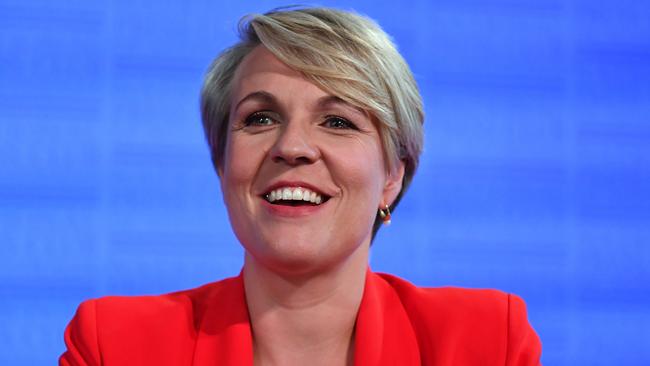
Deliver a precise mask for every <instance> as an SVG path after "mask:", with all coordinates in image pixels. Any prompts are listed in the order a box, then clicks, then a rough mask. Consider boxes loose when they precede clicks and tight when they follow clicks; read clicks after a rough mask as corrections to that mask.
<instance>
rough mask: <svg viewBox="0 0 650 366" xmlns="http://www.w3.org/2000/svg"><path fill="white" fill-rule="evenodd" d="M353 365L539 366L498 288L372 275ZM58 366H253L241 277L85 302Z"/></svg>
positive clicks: (536, 347)
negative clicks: (441, 284) (432, 283)
mask: <svg viewBox="0 0 650 366" xmlns="http://www.w3.org/2000/svg"><path fill="white" fill-rule="evenodd" d="M355 334H356V335H355V349H354V364H355V365H357V366H361V365H364V366H365V365H399V366H408V365H435V366H452V365H453V366H459V365H480V366H489V365H508V366H515V365H517V366H524V365H539V364H540V363H539V362H540V361H539V359H540V353H541V344H540V341H539V338H538V337H537V334H535V331H534V330H533V329H532V328H531V326H530V324H528V320H527V317H526V307H525V304H524V302H523V301H522V300H521V299H520V298H519V297H517V296H515V295H510V294H506V293H503V292H500V291H496V290H468V289H459V288H418V287H415V286H413V285H412V284H410V283H409V282H407V281H404V280H402V279H399V278H397V277H394V276H391V275H386V274H376V273H373V272H371V271H368V275H367V279H366V285H365V290H364V294H363V299H362V301H361V306H360V308H359V314H358V316H357V324H356V333H355ZM65 343H66V345H67V347H68V349H67V351H66V352H65V353H64V354H63V355H62V356H61V358H60V359H59V365H107V366H110V365H157V366H162V365H174V366H178V365H195V366H198V365H237V366H242V365H243V366H246V365H248V366H252V364H253V348H252V338H251V330H250V322H249V319H248V310H247V307H246V300H245V297H244V286H243V280H242V277H241V275H240V276H239V277H233V278H229V279H225V280H222V281H219V282H215V283H211V284H208V285H205V286H202V287H199V288H196V289H192V290H187V291H182V292H176V293H172V294H167V295H162V296H138V297H105V298H101V299H96V300H89V301H85V302H83V303H82V304H81V305H80V306H79V309H78V310H77V313H76V315H75V316H74V318H73V319H72V321H71V322H70V324H69V325H68V327H67V328H66V331H65Z"/></svg>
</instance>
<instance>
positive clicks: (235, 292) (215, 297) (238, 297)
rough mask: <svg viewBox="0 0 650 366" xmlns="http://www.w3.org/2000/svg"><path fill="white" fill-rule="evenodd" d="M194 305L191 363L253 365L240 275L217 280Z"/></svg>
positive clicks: (225, 365) (199, 365)
mask: <svg viewBox="0 0 650 366" xmlns="http://www.w3.org/2000/svg"><path fill="white" fill-rule="evenodd" d="M219 285H220V286H219V287H218V288H216V289H215V291H212V292H211V293H210V294H209V295H208V296H207V298H206V299H205V301H204V302H203V303H201V304H198V305H197V309H196V310H198V311H197V313H198V314H199V317H200V318H199V319H200V320H199V324H198V327H197V328H198V331H197V332H198V334H197V340H196V346H195V349H194V358H193V360H194V361H193V365H194V366H205V365H223V366H231V365H232V366H252V365H253V345H252V336H251V330H250V320H249V317H248V308H247V306H246V297H245V294H244V283H243V279H242V275H241V274H240V275H239V276H237V277H233V278H229V279H226V280H224V281H221V282H220V283H219Z"/></svg>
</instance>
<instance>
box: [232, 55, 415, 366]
mask: <svg viewBox="0 0 650 366" xmlns="http://www.w3.org/2000/svg"><path fill="white" fill-rule="evenodd" d="M232 85H233V90H232V104H231V110H230V120H229V132H228V137H227V143H226V148H225V155H224V159H223V163H222V164H221V166H220V167H219V176H220V181H221V188H222V192H223V197H224V201H225V203H226V206H227V208H228V213H229V216H230V221H231V224H232V226H233V229H234V231H235V234H236V235H237V237H238V239H239V241H240V242H241V243H242V245H243V246H244V248H245V250H246V254H245V261H244V285H245V291H246V297H247V303H248V308H249V314H250V318H251V326H252V331H253V348H254V360H255V364H256V365H304V364H307V363H309V364H310V365H321V364H322V365H350V364H352V357H353V345H354V323H355V320H356V314H357V312H358V309H359V304H360V302H361V298H362V295H363V287H364V282H365V273H366V269H367V263H368V251H369V246H370V240H371V229H372V224H373V221H374V218H375V215H376V213H377V209H378V208H379V207H383V206H384V205H385V204H390V203H391V202H392V201H393V200H394V199H395V197H396V196H397V194H398V193H399V191H400V189H401V181H402V177H403V174H404V167H403V165H400V166H398V167H397V168H396V169H395V171H392V172H388V171H387V170H386V164H385V162H384V159H383V148H382V144H381V140H380V136H379V131H378V130H377V127H376V124H375V122H374V120H373V118H372V117H371V116H370V115H369V114H368V113H366V112H365V111H362V110H359V109H357V108H355V107H353V106H351V105H349V104H347V103H345V102H343V101H342V100H340V99H338V98H335V97H334V96H332V95H330V94H328V93H327V92H325V91H323V90H322V89H320V88H318V87H317V86H316V85H314V84H312V83H311V82H309V81H308V80H307V79H305V78H304V77H303V76H302V75H301V74H300V73H298V72H296V71H294V70H292V69H290V68H289V67H288V66H287V65H285V64H283V63H282V62H281V61H279V60H278V59H277V58H276V57H275V56H273V54H272V53H270V52H269V51H268V50H267V49H266V48H264V47H263V46H258V47H257V48H256V49H254V50H253V51H252V52H251V53H250V54H249V55H248V56H246V58H245V59H244V60H243V61H242V63H241V64H240V65H239V67H238V69H237V71H236V73H235V76H234V79H233V84H232ZM279 181H288V182H304V183H307V184H309V185H311V186H313V187H315V188H316V189H317V190H318V191H320V192H322V193H323V194H324V195H326V196H327V197H329V199H328V200H327V202H325V203H324V204H322V205H320V206H318V207H316V208H309V209H307V210H304V209H303V210H302V211H301V209H295V210H293V209H291V208H287V207H286V206H285V207H284V208H283V209H284V210H285V211H286V212H280V213H278V212H277V211H275V210H274V209H273V208H272V207H271V206H270V205H269V203H268V202H266V201H265V200H264V198H263V196H264V194H265V193H267V192H268V189H269V187H270V186H271V185H273V184H274V183H277V182H279ZM276 207H277V206H276ZM287 212H289V213H290V214H286V213H287Z"/></svg>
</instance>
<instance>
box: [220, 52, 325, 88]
mask: <svg viewBox="0 0 650 366" xmlns="http://www.w3.org/2000/svg"><path fill="white" fill-rule="evenodd" d="M288 79H294V80H295V79H302V81H304V82H305V83H309V84H311V85H312V86H313V87H314V88H315V89H318V88H317V87H316V86H315V85H313V84H312V83H311V82H310V81H308V80H307V79H305V77H304V75H303V74H301V73H300V72H299V71H296V70H294V69H292V68H290V67H289V66H287V65H286V64H285V63H283V62H282V61H280V60H279V59H278V58H277V57H275V55H274V54H273V53H271V52H270V51H269V50H268V49H267V48H266V47H264V46H262V45H259V46H257V47H255V48H254V49H253V50H252V51H251V52H250V53H249V54H248V55H246V57H244V59H243V60H242V62H241V63H240V64H239V66H238V67H237V70H236V71H235V75H234V78H233V95H234V96H235V98H236V97H237V95H238V94H241V93H244V92H250V91H252V90H250V89H257V88H259V87H260V86H264V87H265V88H279V89H282V88H283V87H284V86H285V85H286V84H284V83H283V82H282V81H283V80H284V81H285V82H286V80H288ZM319 90H320V89H319ZM321 92H322V93H323V94H326V93H325V91H322V90H321Z"/></svg>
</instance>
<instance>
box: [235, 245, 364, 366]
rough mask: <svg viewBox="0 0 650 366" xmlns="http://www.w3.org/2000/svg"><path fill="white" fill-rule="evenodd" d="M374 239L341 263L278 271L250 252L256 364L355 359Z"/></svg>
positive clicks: (247, 269)
mask: <svg viewBox="0 0 650 366" xmlns="http://www.w3.org/2000/svg"><path fill="white" fill-rule="evenodd" d="M367 266H368V245H362V246H360V247H359V248H357V250H356V251H355V252H354V253H353V254H352V255H351V256H350V257H348V258H347V260H346V261H344V262H343V263H341V264H338V265H337V266H333V267H331V268H328V269H326V270H320V271H313V272H310V273H308V274H305V273H304V272H303V273H301V274H299V275H298V274H296V275H291V274H286V273H283V274H278V273H277V272H275V271H273V270H270V269H268V268H267V267H265V266H264V265H262V264H261V263H260V262H258V261H257V260H256V259H255V258H253V257H252V256H251V255H250V254H248V253H247V254H246V258H245V264H244V287H245V291H246V302H247V305H248V311H249V315H250V319H251V328H252V333H253V352H254V359H255V364H256V365H304V364H309V365H311V366H316V365H321V364H322V365H351V364H352V356H353V348H354V327H355V322H356V317H357V313H358V310H359V305H360V304H361V298H362V296H363V288H364V285H365V277H366V276H365V275H366V271H367Z"/></svg>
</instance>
